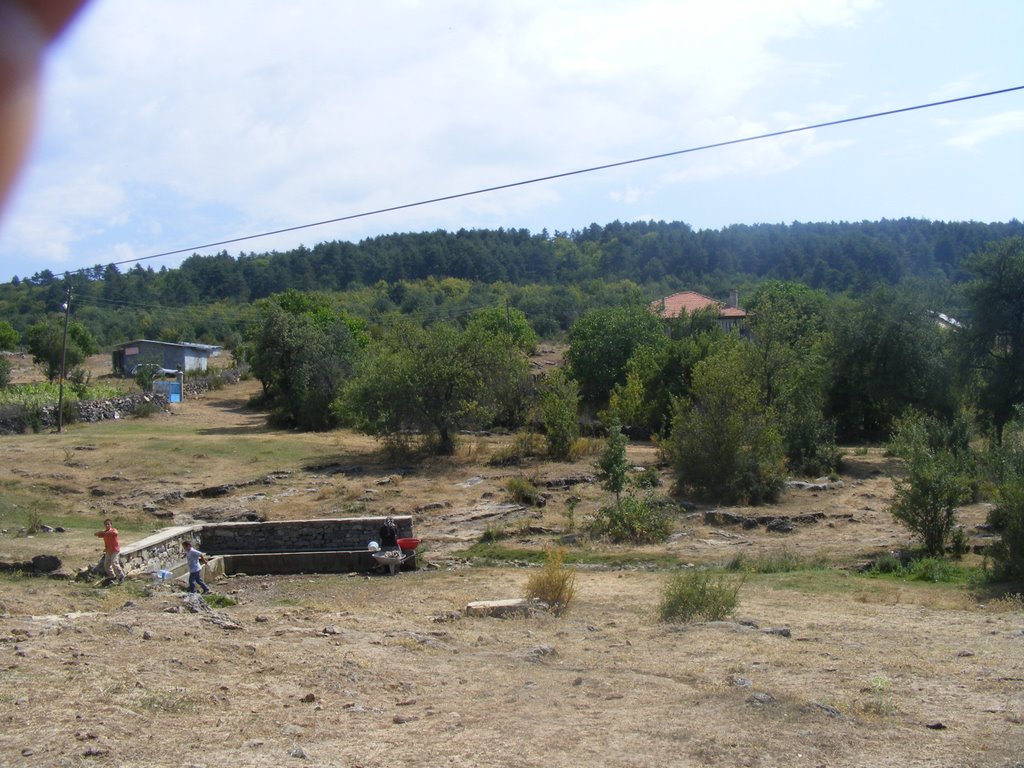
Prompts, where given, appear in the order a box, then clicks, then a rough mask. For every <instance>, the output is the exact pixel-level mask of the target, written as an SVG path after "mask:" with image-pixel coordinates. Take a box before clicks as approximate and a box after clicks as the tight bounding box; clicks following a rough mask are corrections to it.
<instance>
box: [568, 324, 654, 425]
mask: <svg viewBox="0 0 1024 768" xmlns="http://www.w3.org/2000/svg"><path fill="white" fill-rule="evenodd" d="M665 340H666V337H665V332H664V330H663V329H662V324H661V320H660V319H658V317H657V316H655V315H654V313H653V312H651V311H650V309H649V308H648V307H647V306H646V305H641V304H631V305H626V306H618V307H611V308H607V309H596V310H591V311H590V312H587V313H586V314H584V315H583V316H582V317H581V318H580V319H579V320H577V321H576V322H575V323H574V324H573V326H572V330H571V331H570V333H569V349H568V351H567V353H566V358H567V360H568V361H569V366H570V370H571V375H572V377H573V378H574V379H576V381H578V382H579V385H580V394H581V395H582V397H583V400H584V402H586V403H589V404H591V405H603V404H604V403H606V402H607V401H608V397H609V394H610V392H611V389H612V387H613V386H614V385H615V384H624V383H625V381H626V367H627V363H628V362H629V358H630V357H632V356H633V353H634V352H635V351H636V350H637V349H638V348H639V347H642V346H657V345H659V344H663V343H664V342H665Z"/></svg>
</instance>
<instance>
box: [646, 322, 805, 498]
mask: <svg viewBox="0 0 1024 768" xmlns="http://www.w3.org/2000/svg"><path fill="white" fill-rule="evenodd" d="M738 344H739V342H736V344H735V345H733V344H732V343H730V345H729V346H727V347H726V348H725V349H723V351H721V352H719V353H716V354H715V355H714V356H713V357H709V358H706V359H704V360H702V361H701V362H700V363H698V364H697V365H696V367H695V368H694V372H693V385H692V388H691V392H690V395H689V397H685V398H680V399H679V400H677V401H676V406H675V410H674V415H673V419H672V432H671V435H670V438H669V440H668V441H667V442H666V443H665V448H666V450H667V451H668V453H669V455H670V457H671V459H672V463H673V465H674V467H675V473H676V480H677V484H678V486H679V490H681V491H690V492H693V493H695V494H697V495H699V496H702V497H704V498H708V499H714V500H717V501H722V502H726V503H733V502H742V503H747V504H761V503H765V502H771V501H775V500H776V499H777V498H778V496H779V494H780V493H781V491H782V489H783V487H784V486H785V480H786V471H785V469H786V468H785V455H784V452H783V445H782V437H781V436H780V434H779V430H778V428H777V425H776V423H775V414H774V412H773V411H772V409H770V408H769V409H766V408H765V407H764V404H763V402H762V400H761V397H760V393H759V392H758V389H757V387H756V385H755V383H754V381H753V380H752V378H751V376H750V374H749V371H748V370H747V367H746V366H745V365H744V359H745V358H744V355H745V354H746V353H745V350H744V348H742V347H740V346H738Z"/></svg>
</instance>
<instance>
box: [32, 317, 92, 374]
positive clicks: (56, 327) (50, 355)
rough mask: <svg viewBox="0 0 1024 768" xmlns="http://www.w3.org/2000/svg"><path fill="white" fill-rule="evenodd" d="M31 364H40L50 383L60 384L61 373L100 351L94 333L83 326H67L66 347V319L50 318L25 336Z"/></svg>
mask: <svg viewBox="0 0 1024 768" xmlns="http://www.w3.org/2000/svg"><path fill="white" fill-rule="evenodd" d="M25 339H26V342H27V344H28V350H29V352H31V353H32V361H33V362H34V363H36V364H37V365H41V366H42V367H43V370H45V371H46V378H47V379H48V380H49V381H57V379H58V378H60V374H61V364H62V360H63V365H64V372H65V373H67V372H68V371H70V370H72V369H73V368H75V367H77V366H79V365H81V364H82V362H83V361H84V360H85V358H87V357H88V356H89V355H94V354H96V352H98V351H99V348H98V347H97V346H96V341H95V339H93V337H92V334H90V333H89V331H88V330H87V329H86V328H85V326H84V325H82V324H81V323H79V322H77V321H75V320H72V321H71V322H70V323H68V333H67V344H66V348H65V344H64V318H63V317H56V316H51V317H49V318H47V319H45V320H40V321H39V322H38V323H36V324H35V325H32V326H29V328H28V330H27V331H26V333H25Z"/></svg>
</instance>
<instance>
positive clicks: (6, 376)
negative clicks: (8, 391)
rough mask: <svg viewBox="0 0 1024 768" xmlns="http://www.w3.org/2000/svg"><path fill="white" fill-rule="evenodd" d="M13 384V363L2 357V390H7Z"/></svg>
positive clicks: (0, 357) (0, 383)
mask: <svg viewBox="0 0 1024 768" xmlns="http://www.w3.org/2000/svg"><path fill="white" fill-rule="evenodd" d="M10 383H11V361H10V360H8V359H7V358H6V357H3V356H0V389H5V388H7V387H8V386H10Z"/></svg>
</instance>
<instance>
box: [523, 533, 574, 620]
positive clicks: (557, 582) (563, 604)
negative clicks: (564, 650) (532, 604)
mask: <svg viewBox="0 0 1024 768" xmlns="http://www.w3.org/2000/svg"><path fill="white" fill-rule="evenodd" d="M564 563H565V550H563V549H549V550H547V552H546V553H545V560H544V565H543V566H542V567H541V569H540V570H539V571H537V572H536V573H532V574H530V578H529V579H527V581H526V597H527V599H530V600H533V599H537V600H541V601H543V602H544V603H546V604H547V605H548V606H550V608H551V612H552V613H554V614H555V615H556V616H561V615H563V614H564V613H565V612H566V611H568V610H569V603H571V602H572V599H573V597H575V595H576V571H575V570H573V569H571V568H566V567H565V564H564Z"/></svg>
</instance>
